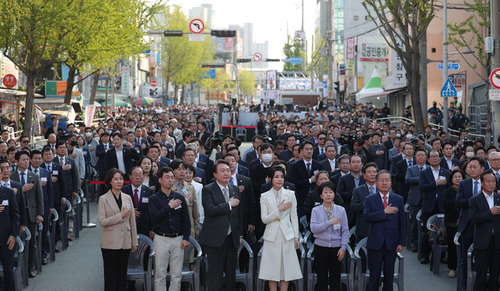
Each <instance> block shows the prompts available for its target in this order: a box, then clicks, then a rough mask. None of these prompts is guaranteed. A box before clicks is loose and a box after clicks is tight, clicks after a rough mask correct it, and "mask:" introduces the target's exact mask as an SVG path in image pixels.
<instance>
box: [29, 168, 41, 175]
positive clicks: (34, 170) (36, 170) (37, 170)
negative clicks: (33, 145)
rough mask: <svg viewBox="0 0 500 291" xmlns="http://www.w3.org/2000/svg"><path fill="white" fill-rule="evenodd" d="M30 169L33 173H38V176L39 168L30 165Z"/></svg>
mask: <svg viewBox="0 0 500 291" xmlns="http://www.w3.org/2000/svg"><path fill="white" fill-rule="evenodd" d="M31 171H32V172H33V173H35V174H37V175H38V177H40V170H39V168H36V169H35V168H33V167H31Z"/></svg>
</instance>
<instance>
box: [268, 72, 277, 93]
mask: <svg viewBox="0 0 500 291" xmlns="http://www.w3.org/2000/svg"><path fill="white" fill-rule="evenodd" d="M276 75H277V71H267V72H266V84H267V86H266V89H268V90H272V89H277V88H278V84H277V81H276Z"/></svg>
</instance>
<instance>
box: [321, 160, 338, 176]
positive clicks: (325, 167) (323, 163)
mask: <svg viewBox="0 0 500 291" xmlns="http://www.w3.org/2000/svg"><path fill="white" fill-rule="evenodd" d="M319 163H320V164H321V167H323V170H325V171H327V172H328V175H329V176H330V178H331V177H332V176H333V173H335V171H336V170H337V169H332V166H330V160H329V159H328V158H327V159H326V160H322V161H320V162H319ZM338 167H339V161H338V160H337V159H335V168H338Z"/></svg>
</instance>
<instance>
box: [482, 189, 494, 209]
mask: <svg viewBox="0 0 500 291" xmlns="http://www.w3.org/2000/svg"><path fill="white" fill-rule="evenodd" d="M483 194H484V197H485V198H486V202H488V207H489V208H490V209H491V208H493V206H495V200H494V198H495V197H494V196H493V193H491V195H488V194H486V192H484V191H483Z"/></svg>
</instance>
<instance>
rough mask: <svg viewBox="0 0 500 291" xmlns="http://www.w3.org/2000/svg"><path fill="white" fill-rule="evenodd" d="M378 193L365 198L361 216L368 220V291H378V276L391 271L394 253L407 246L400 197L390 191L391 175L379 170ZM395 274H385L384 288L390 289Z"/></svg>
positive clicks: (391, 288)
mask: <svg viewBox="0 0 500 291" xmlns="http://www.w3.org/2000/svg"><path fill="white" fill-rule="evenodd" d="M375 184H376V186H377V190H378V191H377V193H375V194H372V195H368V196H367V197H366V198H365V206H364V213H363V218H364V219H365V222H367V223H370V230H369V231H368V240H367V242H366V248H367V250H368V255H367V258H368V267H369V270H370V281H369V289H368V290H370V291H378V290H379V282H380V275H381V272H382V269H383V270H384V274H394V263H395V261H396V255H397V253H398V252H401V251H402V250H403V246H404V245H406V224H405V213H404V202H403V197H401V196H399V195H397V194H394V193H392V192H391V191H390V189H391V186H392V183H391V174H390V173H389V172H388V171H387V170H381V171H380V172H378V174H377V175H376V177H375ZM393 279H394V276H387V275H386V276H384V288H383V290H388V291H392V290H393Z"/></svg>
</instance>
